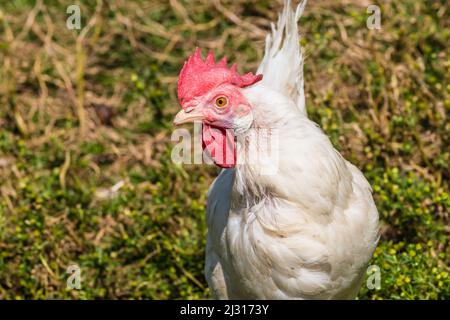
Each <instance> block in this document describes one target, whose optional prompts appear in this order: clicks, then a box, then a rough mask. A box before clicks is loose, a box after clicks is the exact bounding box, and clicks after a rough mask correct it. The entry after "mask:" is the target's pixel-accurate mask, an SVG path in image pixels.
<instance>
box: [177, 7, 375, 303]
mask: <svg viewBox="0 0 450 320" xmlns="http://www.w3.org/2000/svg"><path fill="white" fill-rule="evenodd" d="M305 4H306V1H303V2H302V3H300V4H299V5H298V7H297V10H296V12H294V11H293V10H292V8H291V5H290V1H286V2H285V7H284V10H283V12H282V14H281V15H280V17H279V20H278V23H277V25H276V26H274V25H272V33H271V34H270V35H268V36H267V38H266V48H265V55H264V58H263V61H262V63H261V65H260V67H259V69H258V71H257V74H258V75H253V74H251V73H249V74H246V75H239V74H238V73H237V71H236V68H235V66H233V67H231V68H230V69H228V68H227V67H226V65H227V63H226V59H223V60H222V61H220V62H219V63H217V64H216V63H215V62H214V57H213V55H212V53H210V54H209V55H208V57H207V58H206V60H205V61H203V60H202V59H201V57H200V54H199V51H198V49H197V50H196V52H195V54H194V55H193V56H191V57H190V58H189V60H188V61H187V62H186V63H185V66H184V67H183V70H182V71H181V73H180V79H179V83H178V96H179V100H180V104H181V106H182V107H183V110H181V111H180V112H179V113H178V114H177V116H176V118H175V120H174V123H175V124H181V123H185V122H190V121H202V124H203V146H204V148H205V150H206V151H207V153H208V154H209V156H210V157H211V158H212V159H213V160H214V162H215V163H216V164H217V165H219V166H220V167H222V168H224V169H223V170H222V171H221V173H220V175H219V176H218V177H217V178H216V180H215V181H214V183H213V184H212V186H211V188H210V190H209V192H208V203H207V212H206V215H207V225H208V238H207V247H206V265H205V273H206V278H207V281H208V284H209V287H210V289H211V292H212V293H213V295H214V297H215V298H218V299H353V298H355V297H356V295H357V293H358V291H359V288H360V286H361V283H362V281H363V279H364V275H365V270H366V267H367V264H368V262H369V260H370V258H371V256H372V254H373V251H374V249H375V247H376V244H377V241H378V212H377V209H376V206H375V203H374V201H373V199H372V195H371V188H370V185H369V184H368V182H367V180H366V179H365V178H364V176H363V174H362V173H361V172H360V171H359V170H358V169H357V168H356V167H355V166H354V165H352V164H350V163H349V162H348V161H346V160H345V159H344V158H343V157H342V156H341V155H340V154H339V152H338V151H336V150H335V149H334V148H333V146H332V144H331V143H330V140H329V139H328V137H327V136H326V135H325V134H324V133H323V132H322V130H321V129H320V128H319V127H318V126H317V125H316V124H315V123H314V122H312V121H311V120H309V119H308V117H307V114H306V109H305V95H304V90H303V58H302V53H301V50H300V45H299V35H298V29H297V21H298V19H299V18H300V16H301V14H302V12H303V9H304V7H305ZM261 75H262V76H261ZM267 132H269V135H271V134H273V136H276V138H277V143H276V146H275V149H276V150H268V148H266V147H263V146H262V143H261V141H262V140H264V139H262V137H263V136H267ZM274 133H276V134H274ZM217 141H223V142H221V144H220V145H219V148H217V145H216V148H214V142H217ZM269 151H270V152H271V154H273V152H274V151H275V152H276V154H277V158H276V161H273V157H272V156H271V155H269ZM224 158H226V159H225V160H224ZM268 159H270V160H268ZM268 162H270V165H272V166H275V169H276V170H275V171H274V172H271V173H269V174H265V173H264V172H262V170H261V168H263V167H266V166H267V163H268Z"/></svg>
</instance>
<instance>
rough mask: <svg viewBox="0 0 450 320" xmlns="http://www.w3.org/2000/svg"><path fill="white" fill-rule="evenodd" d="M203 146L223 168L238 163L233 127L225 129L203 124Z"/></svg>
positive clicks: (231, 166)
mask: <svg viewBox="0 0 450 320" xmlns="http://www.w3.org/2000/svg"><path fill="white" fill-rule="evenodd" d="M202 148H203V150H206V152H207V154H208V155H209V156H210V157H211V158H212V159H213V161H214V163H215V164H216V165H217V166H219V167H221V168H233V167H234V166H235V165H236V143H235V141H234V131H233V129H224V128H219V127H214V126H210V125H208V124H203V132H202Z"/></svg>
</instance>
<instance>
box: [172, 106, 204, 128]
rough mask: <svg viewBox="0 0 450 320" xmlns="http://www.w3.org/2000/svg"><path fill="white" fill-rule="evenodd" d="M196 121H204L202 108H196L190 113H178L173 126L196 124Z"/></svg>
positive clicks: (182, 111)
mask: <svg viewBox="0 0 450 320" xmlns="http://www.w3.org/2000/svg"><path fill="white" fill-rule="evenodd" d="M196 120H200V121H201V120H203V113H202V111H201V109H200V108H194V109H192V110H190V111H189V112H186V111H184V110H181V111H180V112H178V113H177V115H176V116H175V119H174V120H173V124H174V125H176V126H178V125H180V124H183V123H187V122H194V121H196Z"/></svg>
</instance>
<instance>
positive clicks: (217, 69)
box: [178, 48, 262, 106]
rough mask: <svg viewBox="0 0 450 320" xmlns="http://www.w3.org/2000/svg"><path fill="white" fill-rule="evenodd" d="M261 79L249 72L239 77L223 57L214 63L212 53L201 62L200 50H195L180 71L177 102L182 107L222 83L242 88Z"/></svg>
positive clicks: (234, 67)
mask: <svg viewBox="0 0 450 320" xmlns="http://www.w3.org/2000/svg"><path fill="white" fill-rule="evenodd" d="M261 79H262V75H261V74H258V75H254V74H253V73H251V72H249V73H247V74H244V75H240V74H239V73H238V72H237V70H236V64H233V65H232V66H231V68H227V57H223V58H222V60H220V61H219V62H218V63H215V61H214V54H213V53H212V51H210V52H209V53H208V56H207V57H206V59H205V60H203V59H202V57H201V56H200V50H199V49H198V48H196V49H195V52H194V54H193V55H191V56H190V57H189V58H188V59H187V61H186V62H185V63H184V66H183V68H182V69H181V71H180V76H179V79H178V100H179V101H180V104H181V105H182V106H183V104H184V103H185V102H187V101H189V100H191V99H192V98H195V97H197V96H201V95H203V94H205V93H206V92H208V91H209V90H211V89H213V88H214V87H217V86H218V85H221V84H223V83H230V84H233V85H235V86H238V87H241V88H244V87H247V86H250V85H252V84H254V83H255V82H258V81H259V80H261Z"/></svg>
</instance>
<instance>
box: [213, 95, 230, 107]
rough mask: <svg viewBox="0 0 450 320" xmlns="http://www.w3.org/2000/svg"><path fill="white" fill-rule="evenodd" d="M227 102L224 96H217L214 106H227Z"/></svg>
mask: <svg viewBox="0 0 450 320" xmlns="http://www.w3.org/2000/svg"><path fill="white" fill-rule="evenodd" d="M227 104H228V100H227V98H225V97H218V98H217V99H216V106H217V107H218V108H224V107H226V106H227Z"/></svg>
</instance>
